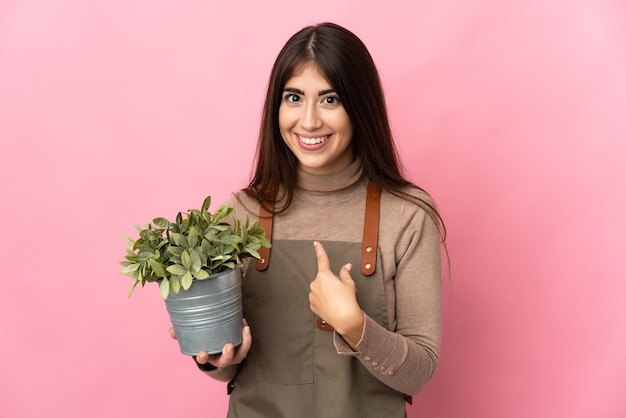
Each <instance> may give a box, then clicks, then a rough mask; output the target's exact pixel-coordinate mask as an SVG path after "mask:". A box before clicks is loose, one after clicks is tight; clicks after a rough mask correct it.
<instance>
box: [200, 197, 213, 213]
mask: <svg viewBox="0 0 626 418" xmlns="http://www.w3.org/2000/svg"><path fill="white" fill-rule="evenodd" d="M209 207H211V196H207V197H205V198H204V201H203V202H202V209H201V211H202V212H208V211H209Z"/></svg>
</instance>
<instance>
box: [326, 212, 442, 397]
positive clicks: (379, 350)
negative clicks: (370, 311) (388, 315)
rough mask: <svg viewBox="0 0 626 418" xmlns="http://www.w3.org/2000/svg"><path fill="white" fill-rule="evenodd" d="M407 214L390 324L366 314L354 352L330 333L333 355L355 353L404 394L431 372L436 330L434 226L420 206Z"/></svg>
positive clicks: (422, 384) (398, 246)
mask: <svg viewBox="0 0 626 418" xmlns="http://www.w3.org/2000/svg"><path fill="white" fill-rule="evenodd" d="M411 218H412V220H411V221H410V226H408V225H407V227H406V228H404V232H400V233H399V236H398V239H397V243H396V244H395V245H396V249H395V252H396V269H395V277H394V278H393V280H394V288H395V306H394V307H393V308H394V309H392V311H393V312H395V329H393V330H388V329H386V328H385V327H383V326H381V325H379V324H377V323H376V322H375V321H374V320H373V319H372V318H370V317H368V316H367V315H366V317H365V326H364V329H363V335H362V338H361V341H359V343H358V344H357V346H356V347H357V350H358V351H356V352H355V351H353V350H352V348H350V346H349V345H348V344H347V343H346V342H345V341H344V340H343V338H342V337H341V336H340V335H338V334H336V333H335V336H334V342H335V347H336V349H337V353H338V354H340V355H351V356H356V357H357V358H358V359H359V361H360V362H361V363H362V364H363V366H364V367H365V368H367V370H369V371H370V372H371V373H372V374H373V375H374V376H375V377H376V378H377V379H379V380H380V381H381V382H383V383H385V384H386V385H387V386H389V387H391V388H392V389H395V390H397V391H399V392H402V393H405V394H407V395H414V394H416V393H418V392H419V391H420V390H422V389H423V388H424V387H425V386H426V384H427V383H428V382H429V381H430V379H431V378H432V377H433V375H434V373H435V369H436V368H437V362H438V354H439V344H440V335H441V265H440V262H441V261H440V257H441V255H440V236H439V230H438V227H437V225H436V224H435V222H434V221H433V220H432V219H430V217H428V216H427V215H426V214H425V213H424V212H423V211H418V213H417V214H413V215H412V216H411ZM401 230H402V229H401Z"/></svg>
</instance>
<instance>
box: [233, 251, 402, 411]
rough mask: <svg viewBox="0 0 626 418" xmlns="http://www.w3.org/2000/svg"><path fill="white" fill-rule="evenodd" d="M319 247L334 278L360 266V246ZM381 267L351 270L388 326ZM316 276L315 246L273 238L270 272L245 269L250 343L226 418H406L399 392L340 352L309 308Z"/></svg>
mask: <svg viewBox="0 0 626 418" xmlns="http://www.w3.org/2000/svg"><path fill="white" fill-rule="evenodd" d="M322 244H323V245H324V249H325V250H326V252H327V253H328V256H329V259H330V265H331V269H332V271H333V272H335V274H337V273H338V272H339V269H340V268H341V266H343V265H344V264H346V263H348V262H350V263H352V265H353V266H359V265H360V264H361V253H362V248H361V243H350V242H328V241H327V242H324V241H322ZM377 261H378V263H380V258H379V257H377ZM381 270H382V269H380V268H379V269H376V271H375V272H374V273H373V274H371V275H369V276H364V275H363V274H362V273H361V271H360V270H359V269H357V268H353V269H352V271H351V275H352V278H353V279H354V280H355V282H356V286H357V289H358V291H357V299H358V302H359V305H360V306H361V308H362V309H363V311H365V312H366V313H367V314H368V315H369V316H370V317H371V318H373V319H374V320H375V321H376V322H377V323H378V324H380V325H382V326H384V327H386V328H389V326H388V320H387V310H386V301H385V292H384V287H383V279H382V274H381ZM316 274H317V259H316V256H315V250H314V247H313V243H312V241H301V240H273V241H272V248H271V263H269V265H268V267H267V269H266V270H264V271H258V270H257V269H256V268H255V266H254V264H252V263H251V264H250V265H249V266H248V267H247V269H246V271H245V276H244V280H243V313H244V317H245V318H246V319H247V321H248V323H249V325H250V328H251V330H252V346H251V348H250V352H249V353H248V356H247V358H246V359H245V361H244V362H243V363H242V365H241V368H240V371H239V374H238V376H237V377H236V379H235V380H234V382H232V385H231V388H232V393H231V395H230V405H229V413H228V417H230V418H235V417H237V418H256V417H266V418H281V417H284V418H307V417H315V418H352V417H353V418H367V417H372V418H400V417H406V407H405V397H404V395H403V394H402V393H400V392H397V391H395V390H393V389H391V388H389V387H388V386H386V385H385V384H383V383H382V382H380V381H379V380H378V379H376V378H375V377H374V376H373V375H372V374H371V373H370V372H369V371H368V370H367V369H366V368H365V366H363V365H362V364H361V363H360V362H359V360H358V359H357V358H355V357H354V356H347V355H339V354H337V351H336V349H335V346H334V344H333V334H334V333H333V332H332V328H331V327H329V326H328V325H326V324H325V323H323V322H322V321H321V320H319V319H318V318H316V316H315V314H313V312H312V311H311V308H310V306H309V284H310V282H311V281H312V280H313V279H314V278H315V276H316Z"/></svg>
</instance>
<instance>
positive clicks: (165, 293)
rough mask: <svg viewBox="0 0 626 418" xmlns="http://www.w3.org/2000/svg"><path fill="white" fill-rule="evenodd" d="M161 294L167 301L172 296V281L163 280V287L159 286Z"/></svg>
mask: <svg viewBox="0 0 626 418" xmlns="http://www.w3.org/2000/svg"><path fill="white" fill-rule="evenodd" d="M159 292H160V293H161V297H162V298H163V300H165V299H167V297H168V296H169V295H170V281H169V280H167V279H163V280H161V285H160V286H159Z"/></svg>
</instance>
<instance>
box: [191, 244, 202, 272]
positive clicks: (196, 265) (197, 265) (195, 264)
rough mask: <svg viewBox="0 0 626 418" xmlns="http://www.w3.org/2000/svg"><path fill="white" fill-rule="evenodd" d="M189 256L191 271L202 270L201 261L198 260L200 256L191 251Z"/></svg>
mask: <svg viewBox="0 0 626 418" xmlns="http://www.w3.org/2000/svg"><path fill="white" fill-rule="evenodd" d="M189 255H190V256H191V269H190V270H191V271H195V272H197V271H200V269H201V268H202V259H201V258H200V254H199V253H198V251H196V250H194V249H191V250H189Z"/></svg>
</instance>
